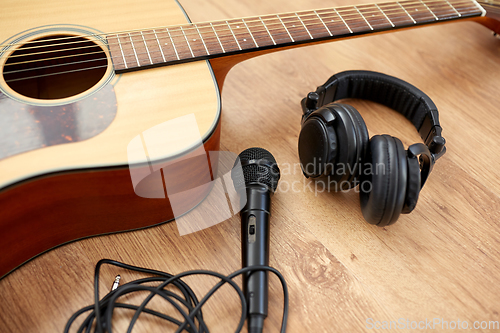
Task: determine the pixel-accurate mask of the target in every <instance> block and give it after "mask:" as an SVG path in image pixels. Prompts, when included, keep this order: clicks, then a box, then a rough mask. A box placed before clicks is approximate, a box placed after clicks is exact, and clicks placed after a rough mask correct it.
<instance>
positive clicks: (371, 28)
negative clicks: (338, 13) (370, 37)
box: [354, 6, 373, 30]
mask: <svg viewBox="0 0 500 333" xmlns="http://www.w3.org/2000/svg"><path fill="white" fill-rule="evenodd" d="M354 8H355V9H356V10H357V11H358V13H359V15H361V17H362V18H363V20H365V22H366V24H368V27H369V28H370V30H373V27H372V26H371V25H370V23H369V22H368V21H367V20H366V18H365V17H364V16H363V13H361V12H360V11H359V9H358V7H356V6H354Z"/></svg>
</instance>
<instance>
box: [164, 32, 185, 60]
mask: <svg viewBox="0 0 500 333" xmlns="http://www.w3.org/2000/svg"><path fill="white" fill-rule="evenodd" d="M165 30H166V31H167V33H168V38H170V43H172V47H173V48H174V52H175V56H176V57H177V60H181V58H180V57H179V53H178V52H177V48H176V47H175V44H174V40H173V39H172V35H171V34H170V31H168V29H165Z"/></svg>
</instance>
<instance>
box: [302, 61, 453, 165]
mask: <svg viewBox="0 0 500 333" xmlns="http://www.w3.org/2000/svg"><path fill="white" fill-rule="evenodd" d="M344 98H359V99H366V100H369V101H373V102H377V103H380V104H383V105H385V106H387V107H390V108H392V109H394V110H396V111H397V112H399V113H401V114H402V115H403V116H405V117H406V119H408V120H409V121H411V123H412V124H413V126H415V128H416V129H417V131H418V132H419V134H420V137H421V138H422V140H424V142H425V144H426V146H427V147H428V148H429V151H430V152H431V154H432V155H433V159H434V160H436V159H438V158H439V157H441V156H442V155H443V154H444V153H445V151H446V147H445V143H446V141H445V139H444V138H443V137H442V136H441V132H442V128H441V126H440V124H439V113H438V110H437V108H436V105H435V104H434V103H433V102H432V100H431V99H430V98H429V96H427V95H426V94H425V93H424V92H422V91H421V90H420V89H418V88H416V87H415V86H413V85H411V84H409V83H408V82H405V81H403V80H400V79H398V78H395V77H393V76H389V75H386V74H382V73H377V72H371V71H345V72H341V73H338V74H335V75H333V76H332V77H330V78H329V79H328V80H327V81H326V83H325V84H323V85H322V86H319V87H318V88H317V90H316V91H315V92H311V93H309V94H308V95H307V98H304V99H303V100H302V102H301V104H302V109H303V111H304V116H303V119H306V118H307V116H308V115H309V114H310V113H311V112H313V111H315V110H316V109H318V108H320V107H321V106H323V105H326V104H328V103H332V102H334V101H337V100H340V99H344Z"/></svg>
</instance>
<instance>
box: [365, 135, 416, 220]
mask: <svg viewBox="0 0 500 333" xmlns="http://www.w3.org/2000/svg"><path fill="white" fill-rule="evenodd" d="M368 165H371V169H366V167H367V166H368ZM407 178H408V166H407V157H406V151H405V149H404V147H403V143H402V142H401V141H400V140H399V139H398V138H394V137H392V136H389V135H376V136H374V137H373V138H372V139H371V140H370V145H369V151H368V155H367V158H366V161H365V170H364V172H363V177H362V180H361V184H360V192H359V195H360V202H361V211H362V212H363V216H364V218H365V220H366V221H367V222H368V223H371V224H375V225H377V226H380V227H383V226H387V225H390V224H393V223H394V222H396V220H397V219H398V217H399V215H400V214H401V211H402V209H403V205H404V202H405V198H406V188H407Z"/></svg>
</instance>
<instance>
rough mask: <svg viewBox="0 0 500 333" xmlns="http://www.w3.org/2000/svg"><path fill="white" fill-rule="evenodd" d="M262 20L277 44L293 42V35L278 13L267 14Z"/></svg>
mask: <svg viewBox="0 0 500 333" xmlns="http://www.w3.org/2000/svg"><path fill="white" fill-rule="evenodd" d="M261 20H262V24H264V26H265V27H266V30H267V31H268V32H269V35H270V36H271V38H272V40H273V42H274V43H275V45H276V44H286V43H290V42H292V37H291V36H290V34H289V33H288V31H287V30H286V28H285V26H284V25H283V23H282V22H281V20H280V19H279V18H278V16H277V15H272V16H266V17H264V18H263V19H262V18H261Z"/></svg>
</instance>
